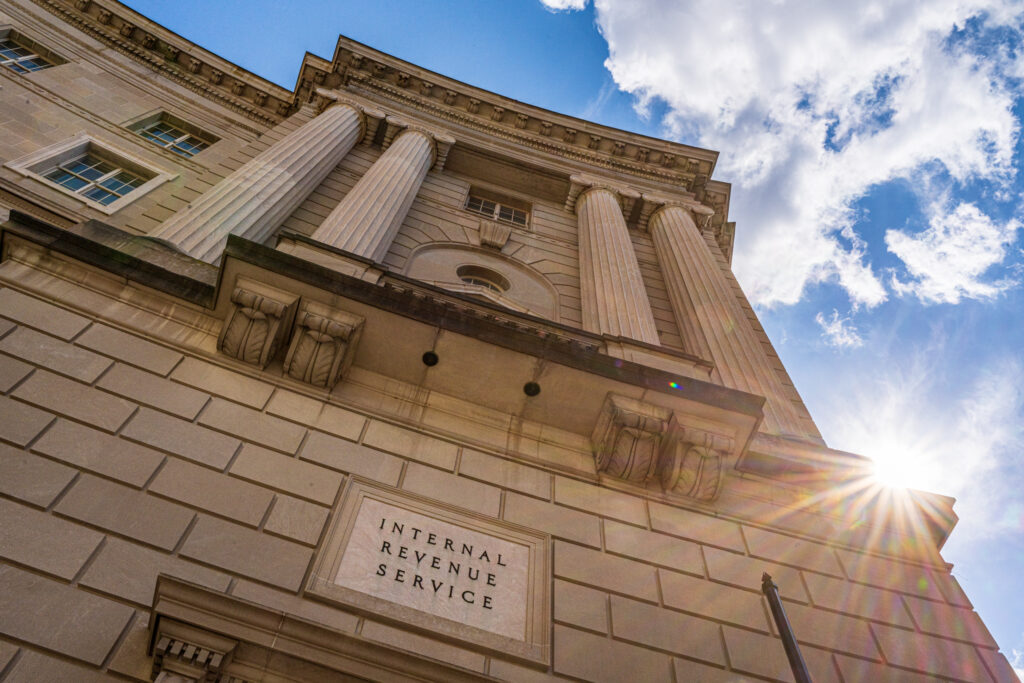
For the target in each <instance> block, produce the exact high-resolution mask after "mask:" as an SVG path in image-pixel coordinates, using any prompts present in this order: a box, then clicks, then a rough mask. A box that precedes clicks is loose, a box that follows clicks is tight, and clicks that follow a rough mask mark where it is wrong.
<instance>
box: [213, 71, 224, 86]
mask: <svg viewBox="0 0 1024 683" xmlns="http://www.w3.org/2000/svg"><path fill="white" fill-rule="evenodd" d="M223 80H224V72H223V71H220V70H218V69H212V70H211V71H210V83H213V84H214V85H220V82H221V81H223Z"/></svg>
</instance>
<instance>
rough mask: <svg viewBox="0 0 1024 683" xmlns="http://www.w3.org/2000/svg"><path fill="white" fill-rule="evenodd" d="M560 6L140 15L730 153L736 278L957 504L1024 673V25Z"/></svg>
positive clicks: (921, 8) (813, 406)
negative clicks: (375, 64)
mask: <svg viewBox="0 0 1024 683" xmlns="http://www.w3.org/2000/svg"><path fill="white" fill-rule="evenodd" d="M543 2H546V3H547V4H548V6H546V5H545V4H543ZM543 2H542V1H541V0H518V1H517V2H494V1H490V2H486V1H482V0H453V1H448V2H443V3H442V2H437V3H432V2H424V1H423V0H417V1H414V0H379V1H378V2H375V3H366V2H363V1H359V2H347V1H346V2H342V1H335V2H328V1H327V0H318V1H314V0H310V1H308V2H301V3H300V2H295V3H271V2H264V1H253V0H249V1H247V2H228V1H222V2H217V3H206V2H204V3H199V2H176V3H173V4H171V3H167V2H162V1H160V0H129V2H128V4H129V5H130V6H132V7H134V8H136V9H137V10H139V11H141V12H142V13H143V14H145V15H147V16H149V17H151V18H153V19H155V20H156V21H158V22H160V23H162V24H163V25H165V26H167V27H169V28H171V29H172V30H175V31H177V32H178V33H180V34H182V35H183V36H184V37H186V38H188V39H190V40H192V41H194V42H196V43H198V44H199V45H202V46H204V47H206V48H208V49H210V50H212V51H214V52H216V53H218V54H220V55H222V56H224V57H226V58H228V59H230V60H232V61H234V62H235V63H237V64H239V65H241V66H244V67H246V68H248V69H249V70H251V71H253V72H255V73H257V74H259V75H261V76H263V77H264V78H267V79H269V80H271V81H274V82H277V83H279V84H281V85H283V86H285V87H287V88H292V87H293V86H294V83H295V78H296V75H297V73H298V67H299V64H300V61H301V58H302V53H303V51H307V50H308V51H310V52H313V53H316V54H319V55H321V56H325V57H330V56H331V54H332V53H333V49H334V44H335V41H336V39H337V35H338V34H339V33H342V34H344V35H347V36H349V37H351V38H354V39H356V40H359V41H361V42H364V43H366V44H368V45H371V46H372V47H375V48H377V49H380V50H383V51H385V52H388V53H391V54H393V55H396V56H398V57H401V58H403V59H406V60H409V61H411V62H414V63H416V64H419V65H421V66H424V67H426V68H429V69H432V70H434V71H437V72H440V73H443V74H446V75H449V76H452V77H454V78H457V79H460V80H463V81H466V82H468V83H471V84H473V85H477V86H481V87H484V88H488V89H491V90H494V91H496V92H499V93H501V94H503V95H507V96H510V97H513V98H516V99H520V100H523V101H526V102H529V103H531V104H535V105H539V106H542V107H546V108H549V109H553V110H556V111H560V112H564V113H567V114H571V115H574V116H579V117H582V118H587V119H591V120H594V121H598V122H600V123H603V124H606V125H610V126H615V127H619V128H624V129H627V130H633V131H636V132H640V133H645V134H648V135H655V136H660V137H665V138H669V139H675V140H678V141H680V142H685V143H688V144H696V145H701V146H705V147H709V148H711V149H716V150H719V151H720V152H721V153H722V155H721V158H720V162H719V166H718V169H717V171H716V173H715V177H716V178H718V179H720V180H726V181H729V182H732V183H733V195H732V213H731V218H732V219H733V220H736V221H737V238H736V254H735V258H734V264H733V265H734V269H735V270H736V273H737V276H738V278H739V279H740V282H741V283H742V284H743V286H744V289H745V290H746V292H747V293H748V296H750V298H751V300H752V301H753V302H754V304H755V306H756V307H757V309H758V313H759V315H760V317H761V320H762V322H763V323H764V325H765V327H766V329H767V330H768V332H769V335H770V336H771V338H772V340H773V342H774V343H775V345H776V348H777V349H778V351H779V353H780V354H781V356H782V358H783V361H784V362H785V364H786V367H787V369H788V370H789V372H790V374H791V375H792V376H793V379H794V381H795V383H796V385H797V387H798V389H799V390H800V392H801V394H802V395H803V397H804V400H805V402H806V403H807V405H808V407H809V408H810V410H811V413H812V415H813V416H814V418H815V419H816V421H817V423H818V425H819V427H820V428H821V430H822V432H823V433H824V436H825V438H826V440H827V441H828V443H829V445H830V446H832V447H834V448H840V449H844V450H849V451H853V452H857V453H862V454H864V455H867V456H869V457H872V458H875V459H876V461H877V462H878V463H879V467H880V470H881V471H882V472H884V473H886V474H887V475H888V476H891V477H893V478H894V479H898V480H899V481H900V482H902V483H904V484H906V485H909V486H913V487H917V488H922V489H925V490H930V491H935V492H939V493H944V494H947V495H952V496H955V497H956V498H957V499H958V503H957V508H956V509H957V512H958V513H959V515H960V517H961V522H960V524H959V526H958V528H957V529H956V530H955V531H954V532H953V536H952V537H951V539H950V540H949V542H948V543H947V545H946V548H945V552H944V555H945V557H946V559H947V560H948V561H950V562H952V563H953V564H954V565H955V569H954V573H955V574H956V576H957V577H958V578H959V580H960V582H961V583H962V584H963V585H964V587H965V588H966V590H967V592H968V594H969V595H970V597H971V599H972V600H973V601H974V603H975V606H976V608H977V609H978V611H979V612H980V614H981V615H982V618H983V619H984V620H985V621H986V623H987V624H988V626H989V628H990V629H991V630H992V631H993V634H994V636H995V637H996V639H997V641H998V642H999V644H1000V645H1001V647H1002V648H1003V651H1004V653H1005V654H1006V655H1007V657H1008V658H1009V659H1010V660H1011V662H1012V663H1014V665H1015V666H1016V667H1018V668H1024V617H1022V616H1021V615H1024V591H1022V588H1024V585H1022V581H1021V579H1020V577H1021V576H1024V458H1022V457H1021V454H1022V450H1024V394H1022V387H1024V358H1022V353H1021V352H1022V349H1024V322H1022V314H1021V311H1024V285H1022V281H1024V230H1021V225H1020V223H1019V222H1018V221H1019V220H1021V215H1022V212H1021V196H1022V194H1024V193H1022V189H1024V177H1022V174H1021V168H1022V161H1024V160H1022V155H1024V144H1022V139H1021V130H1020V127H1021V120H1022V117H1024V97H1022V93H1024V88H1022V87H1021V86H1022V80H1024V7H1022V5H1021V4H1020V3H1017V2H1009V1H1007V2H1000V1H999V0H977V1H974V2H971V1H966V0H930V2H928V3H924V4H922V3H917V2H913V1H912V0H875V1H874V2H871V3H822V2H812V1H811V0H804V1H793V0H786V1H780V2H773V3H765V2H758V0H747V1H746V2H734V3H728V4H726V3H721V2H714V1H712V0H685V1H684V0H595V2H596V6H595V5H593V4H591V3H590V2H589V0H543ZM226 29H227V30H226Z"/></svg>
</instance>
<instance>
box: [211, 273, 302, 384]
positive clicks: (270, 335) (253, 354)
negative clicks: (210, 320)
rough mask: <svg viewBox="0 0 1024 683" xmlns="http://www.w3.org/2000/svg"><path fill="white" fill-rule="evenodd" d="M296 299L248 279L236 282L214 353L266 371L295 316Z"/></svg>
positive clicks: (297, 298) (239, 279)
mask: <svg viewBox="0 0 1024 683" xmlns="http://www.w3.org/2000/svg"><path fill="white" fill-rule="evenodd" d="M298 301H299V297H298V296H296V295H294V294H289V293H287V292H283V291H281V290H278V289H274V288H272V287H269V286H267V285H265V284H263V283H260V282H257V281H255V280H249V279H247V278H238V280H237V281H236V282H235V289H234V291H232V293H231V299H230V302H231V308H230V309H229V311H228V314H227V316H225V318H224V325H223V327H222V328H221V332H220V336H219V337H218V338H217V349H218V350H219V351H220V352H221V353H223V354H224V355H226V356H229V357H231V358H234V359H236V360H240V361H242V362H243V363H249V364H250V365H255V366H257V367H260V368H266V367H267V365H268V364H269V363H270V361H271V359H272V358H273V357H274V355H275V354H276V353H277V350H278V349H279V348H280V346H281V344H282V342H283V341H284V339H285V336H286V335H287V333H288V330H289V327H290V325H291V321H292V317H293V316H294V315H295V309H296V305H297V304H298Z"/></svg>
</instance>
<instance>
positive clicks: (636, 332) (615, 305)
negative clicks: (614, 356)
mask: <svg viewBox="0 0 1024 683" xmlns="http://www.w3.org/2000/svg"><path fill="white" fill-rule="evenodd" d="M576 213H577V216H578V223H579V243H580V295H581V298H582V303H583V329H585V330H588V331H590V332H597V333H599V334H610V335H614V336H619V337H628V338H630V339H636V340H639V341H642V342H647V343H648V344H659V343H660V341H659V339H658V330H657V327H655V324H654V314H653V313H652V312H651V303H650V301H649V300H648V298H647V289H646V288H645V286H644V281H643V277H642V276H641V275H640V265H639V264H638V263H637V260H636V252H635V251H634V250H633V242H632V241H631V240H630V239H629V229H628V228H627V227H626V220H625V218H623V216H622V209H621V208H619V202H618V200H617V198H616V196H615V194H614V193H613V192H612V191H611V190H608V189H605V188H603V187H597V188H594V189H591V190H587V191H585V192H584V193H583V194H582V195H580V197H579V198H578V199H577V200H576Z"/></svg>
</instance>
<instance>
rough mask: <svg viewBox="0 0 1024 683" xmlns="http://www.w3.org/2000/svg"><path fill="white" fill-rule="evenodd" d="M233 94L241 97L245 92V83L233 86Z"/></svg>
mask: <svg viewBox="0 0 1024 683" xmlns="http://www.w3.org/2000/svg"><path fill="white" fill-rule="evenodd" d="M231 92H232V93H234V94H235V95H241V94H242V93H243V92H245V83H243V82H242V81H235V82H234V83H232V84H231Z"/></svg>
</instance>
